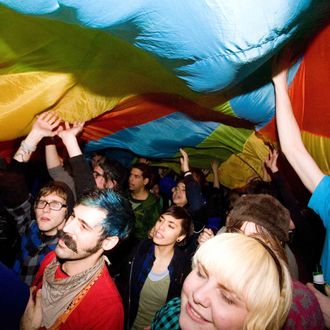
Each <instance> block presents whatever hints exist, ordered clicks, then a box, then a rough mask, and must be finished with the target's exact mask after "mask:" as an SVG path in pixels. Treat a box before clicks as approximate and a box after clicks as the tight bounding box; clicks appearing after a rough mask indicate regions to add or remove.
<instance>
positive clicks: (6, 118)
mask: <svg viewBox="0 0 330 330" xmlns="http://www.w3.org/2000/svg"><path fill="white" fill-rule="evenodd" d="M73 85H74V80H73V77H72V75H71V74H64V73H57V74H53V73H48V72H33V73H31V74H30V73H21V74H15V75H11V74H9V75H6V76H1V78H0V91H1V92H0V114H1V116H0V140H2V141H5V140H11V139H14V138H16V137H18V136H23V135H26V134H27V133H28V132H29V130H30V128H31V123H32V121H33V118H34V116H35V114H37V113H39V112H42V111H43V110H44V109H48V108H51V107H53V106H54V105H55V104H56V103H57V102H58V101H59V100H60V99H61V98H62V97H63V95H64V94H65V93H66V92H67V91H68V90H69V89H70V87H71V86H73Z"/></svg>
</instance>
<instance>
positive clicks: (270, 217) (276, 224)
mask: <svg viewBox="0 0 330 330" xmlns="http://www.w3.org/2000/svg"><path fill="white" fill-rule="evenodd" d="M245 221H247V222H253V223H255V224H257V225H260V226H263V227H265V228H266V229H267V230H268V231H269V232H270V233H271V234H273V235H275V236H276V237H277V238H278V239H279V240H280V241H282V242H286V241H288V240H289V234H288V232H289V225H290V213H289V211H288V210H287V209H286V208H285V207H284V206H283V205H282V204H281V203H280V202H279V201H278V200H277V199H276V198H274V197H272V196H270V195H266V194H248V195H243V196H242V197H240V198H239V199H238V200H237V202H236V203H235V204H234V208H233V209H232V210H231V212H230V213H229V215H228V218H227V226H229V227H232V226H235V224H237V222H240V223H242V222H245Z"/></svg>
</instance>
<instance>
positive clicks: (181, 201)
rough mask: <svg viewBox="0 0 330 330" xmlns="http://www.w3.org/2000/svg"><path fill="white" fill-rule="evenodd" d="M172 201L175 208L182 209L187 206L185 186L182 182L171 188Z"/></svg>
mask: <svg viewBox="0 0 330 330" xmlns="http://www.w3.org/2000/svg"><path fill="white" fill-rule="evenodd" d="M172 200H173V203H174V204H175V205H177V206H181V207H183V206H185V205H186V204H188V200H187V195H186V185H185V184H184V183H183V182H179V183H178V184H177V185H176V187H174V188H173V194H172Z"/></svg>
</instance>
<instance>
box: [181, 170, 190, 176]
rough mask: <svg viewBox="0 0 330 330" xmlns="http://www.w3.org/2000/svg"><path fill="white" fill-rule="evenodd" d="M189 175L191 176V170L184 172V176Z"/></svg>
mask: <svg viewBox="0 0 330 330" xmlns="http://www.w3.org/2000/svg"><path fill="white" fill-rule="evenodd" d="M187 174H191V171H190V170H189V171H184V172H183V176H186V175H187Z"/></svg>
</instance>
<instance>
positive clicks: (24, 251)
mask: <svg viewBox="0 0 330 330" xmlns="http://www.w3.org/2000/svg"><path fill="white" fill-rule="evenodd" d="M57 126H58V123H57V117H55V116H53V115H52V114H50V113H46V114H42V115H41V116H40V117H39V118H38V119H37V121H36V122H35V123H34V125H33V127H32V129H31V131H30V133H29V134H28V136H27V137H26V138H25V140H23V141H22V143H21V146H20V147H19V149H18V150H17V152H16V154H15V155H14V158H13V160H12V162H11V164H10V169H9V171H5V172H3V173H1V175H0V190H1V192H2V193H3V194H2V201H3V204H4V205H5V207H6V209H7V211H8V212H9V213H10V214H11V215H12V217H13V218H14V220H15V222H16V226H17V230H18V233H19V235H20V236H21V249H20V251H19V253H18V257H17V258H16V261H15V263H14V266H13V269H14V271H15V272H17V273H18V274H19V275H20V276H21V279H22V280H23V281H24V282H25V283H26V284H28V285H30V284H31V283H32V281H33V278H34V276H35V274H36V272H37V271H38V268H39V265H40V263H41V261H42V260H43V258H44V256H45V255H46V254H47V253H48V252H50V251H52V250H54V249H55V247H56V244H57V242H58V237H57V233H58V230H59V229H61V228H63V226H64V222H65V220H66V219H67V217H68V216H69V215H70V214H71V212H72V208H73V205H74V197H73V193H72V191H71V189H70V188H69V187H68V186H67V185H66V184H65V183H63V182H56V181H53V182H51V183H49V184H47V185H46V186H44V187H43V188H41V189H40V191H39V193H38V195H37V197H36V199H35V201H33V198H32V196H31V195H30V194H29V191H28V188H27V185H26V182H25V176H24V174H25V172H24V168H25V164H24V163H26V162H28V161H29V159H30V157H31V155H32V153H33V151H35V150H36V147H37V144H38V143H39V141H40V140H41V139H42V138H43V137H45V136H51V135H53V134H54V133H55V132H53V131H52V129H53V128H55V127H57ZM33 211H34V212H33ZM33 213H34V214H33Z"/></svg>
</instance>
